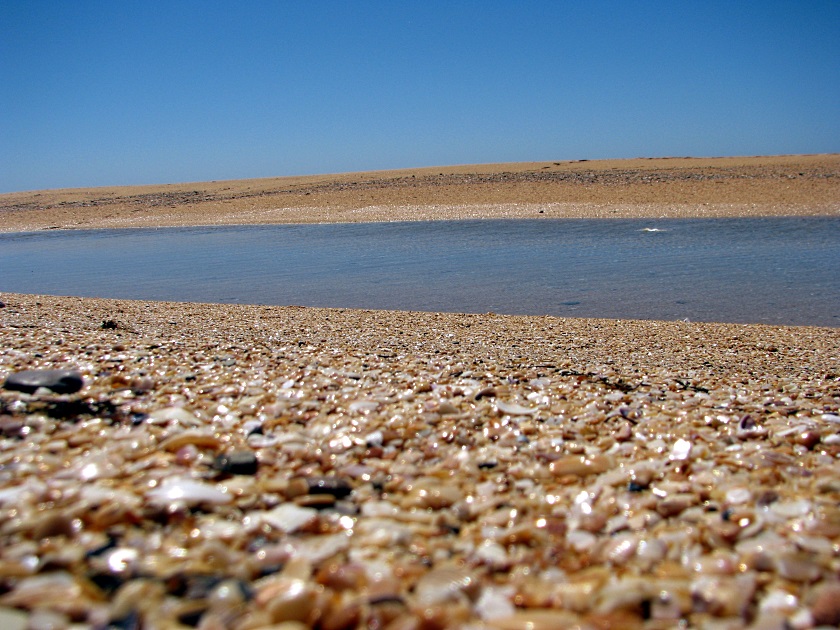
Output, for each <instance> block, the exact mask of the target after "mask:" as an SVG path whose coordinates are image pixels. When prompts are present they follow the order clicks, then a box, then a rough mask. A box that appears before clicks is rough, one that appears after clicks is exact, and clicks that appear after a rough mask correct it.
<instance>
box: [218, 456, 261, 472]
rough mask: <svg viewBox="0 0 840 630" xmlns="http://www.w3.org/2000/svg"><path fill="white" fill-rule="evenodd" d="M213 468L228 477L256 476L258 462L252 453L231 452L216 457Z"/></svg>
mask: <svg viewBox="0 0 840 630" xmlns="http://www.w3.org/2000/svg"><path fill="white" fill-rule="evenodd" d="M213 467H214V468H215V469H216V470H218V471H219V472H222V473H227V474H230V475H256V474H257V469H258V468H259V461H258V460H257V456H256V454H255V453H254V452H253V451H233V452H232V453H225V454H222V455H217V456H216V459H215V460H214V461H213Z"/></svg>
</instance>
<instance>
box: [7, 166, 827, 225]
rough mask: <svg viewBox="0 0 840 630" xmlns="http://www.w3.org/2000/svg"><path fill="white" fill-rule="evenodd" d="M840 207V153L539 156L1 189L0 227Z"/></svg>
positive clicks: (802, 211)
mask: <svg viewBox="0 0 840 630" xmlns="http://www.w3.org/2000/svg"><path fill="white" fill-rule="evenodd" d="M838 213H840V155H836V154H832V155H805V156H776V157H745V158H658V159H635V160H599V161H588V160H582V161H572V162H569V161H563V162H531V163H512V164H489V165H468V166H452V167H436V168H424V169H405V170H396V171H380V172H369V173H347V174H339V175H313V176H306V177H282V178H273V179H256V180H237V181H218V182H202V183H190V184H170V185H161V186H126V187H110V188H90V189H68V190H50V191H35V192H24V193H9V194H3V195H0V217H2V221H0V230H1V231H6V232H13V231H25V230H42V229H59V228H61V229H77V228H121V227H159V226H182V225H231V224H270V223H325V222H363V221H413V220H445V219H475V218H543V217H544V218H559V217H572V218H607V217H617V218H642V217H723V216H798V215H830V216H836V215H837V214H838Z"/></svg>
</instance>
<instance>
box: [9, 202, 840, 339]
mask: <svg viewBox="0 0 840 630" xmlns="http://www.w3.org/2000/svg"><path fill="white" fill-rule="evenodd" d="M0 291H9V292H20V293H46V294H54V295H80V296H89V297H117V298H132V299H148V300H177V301H195V302H240V303H253V304H284V305H288V304H297V305H306V306H334V307H350V308H372V309H400V310H424V311H455V312H475V313H482V312H487V311H493V312H496V313H512V314H550V315H561V316H573V317H609V318H641V319H686V318H687V319H690V320H692V321H728V322H762V323H772V324H806V325H823V326H840V218H829V217H820V218H778V219H752V220H749V219H746V220H745V219H683V220H621V219H611V220H570V219H558V220H551V219H542V220H508V221H453V222H421V223H369V224H350V225H278V226H248V227H243V226H234V227H212V228H171V229H170V228H166V229H142V230H90V231H62V232H37V233H25V234H21V233H18V234H0Z"/></svg>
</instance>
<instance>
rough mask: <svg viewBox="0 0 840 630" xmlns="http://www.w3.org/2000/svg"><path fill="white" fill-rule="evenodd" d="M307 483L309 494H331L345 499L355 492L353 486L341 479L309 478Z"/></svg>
mask: <svg viewBox="0 0 840 630" xmlns="http://www.w3.org/2000/svg"><path fill="white" fill-rule="evenodd" d="M306 483H307V486H308V491H309V494H331V495H332V496H334V497H336V498H337V499H343V498H344V497H346V496H347V495H349V494H350V493H351V492H353V486H351V485H350V484H349V483H348V482H347V480H346V479H342V478H340V477H307V479H306Z"/></svg>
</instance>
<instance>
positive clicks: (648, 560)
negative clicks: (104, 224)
mask: <svg viewBox="0 0 840 630" xmlns="http://www.w3.org/2000/svg"><path fill="white" fill-rule="evenodd" d="M2 299H3V301H4V302H5V306H4V307H3V308H0V329H2V331H3V351H2V353H0V381H2V380H3V379H5V378H6V377H7V376H9V375H12V374H15V373H19V372H20V371H22V370H33V369H35V370H38V369H56V368H65V369H74V370H77V371H78V373H79V374H80V375H81V376H82V377H83V378H84V383H85V385H84V388H83V389H82V390H81V391H79V392H78V393H67V394H60V395H59V394H53V393H50V392H48V391H46V390H39V391H38V392H35V393H34V394H26V393H22V392H20V391H14V390H11V389H8V388H7V389H6V390H0V428H1V429H2V439H1V440H0V622H2V624H0V625H3V627H5V628H15V627H20V628H23V627H35V626H37V627H43V626H44V624H47V623H48V622H49V623H52V624H53V627H61V626H62V624H67V623H69V622H70V621H75V622H77V623H82V624H86V625H85V627H103V628H104V627H107V626H108V625H109V624H111V625H114V624H116V625H119V626H120V627H129V626H130V627H139V626H142V627H155V628H158V627H159V628H180V627H187V626H197V627H200V628H214V629H215V628H241V629H249V628H263V627H265V628H267V627H276V628H279V627H282V628H305V627H319V628H356V627H364V628H368V627H377V628H384V627H388V628H450V627H462V628H476V629H478V628H501V629H520V628H521V629H525V628H546V629H548V628H559V627H573V626H574V627H581V628H592V629H601V628H672V627H676V626H677V625H680V624H683V627H698V628H699V627H715V628H719V627H723V628H741V627H758V628H788V627H794V628H812V627H817V626H819V625H821V624H823V625H831V624H835V623H837V622H838V621H840V608H839V607H838V601H840V597H838V593H840V583H838V575H840V510H838V501H840V462H838V456H840V415H838V413H840V330H837V329H821V328H784V327H767V326H741V325H718V324H698V323H694V324H688V323H683V322H668V323H664V322H633V321H626V322H618V321H610V320H574V319H557V318H551V317H512V316H499V315H453V314H437V313H407V312H405V313H399V312H376V311H351V310H343V309H311V308H296V307H269V306H237V305H206V304H175V303H146V302H132V301H117V300H94V299H79V298H56V297H46V296H26V295H15V294H6V295H4V296H2ZM14 624H17V625H14ZM26 624H30V625H29V626H27V625H26ZM277 624H285V625H277Z"/></svg>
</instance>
